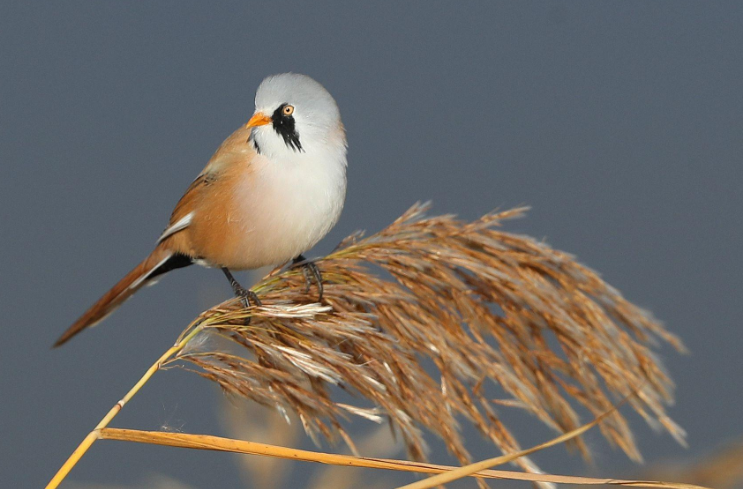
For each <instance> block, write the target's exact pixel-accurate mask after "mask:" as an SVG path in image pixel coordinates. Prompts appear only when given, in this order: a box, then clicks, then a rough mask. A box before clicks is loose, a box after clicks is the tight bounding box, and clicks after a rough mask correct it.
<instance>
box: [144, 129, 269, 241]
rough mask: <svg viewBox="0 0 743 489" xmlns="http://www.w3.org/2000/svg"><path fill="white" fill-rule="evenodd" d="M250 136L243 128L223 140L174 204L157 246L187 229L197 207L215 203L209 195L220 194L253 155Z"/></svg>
mask: <svg viewBox="0 0 743 489" xmlns="http://www.w3.org/2000/svg"><path fill="white" fill-rule="evenodd" d="M249 136H250V129H249V128H246V127H245V126H243V127H240V128H238V129H237V130H236V131H235V132H233V133H232V134H231V135H230V136H229V137H228V138H227V139H225V140H224V142H223V143H222V144H221V145H220V147H219V148H218V149H217V151H216V152H215V153H214V155H212V157H211V159H210V160H209V163H208V164H207V165H206V167H205V168H204V170H202V172H201V173H200V174H199V176H198V177H196V179H195V180H194V181H193V182H191V185H189V186H188V188H187V189H186V192H185V193H184V194H183V197H181V199H180V200H179V201H178V203H177V204H176V206H175V208H174V209H173V213H172V214H171V215H170V222H169V223H168V227H166V228H165V230H164V231H163V233H162V234H161V235H160V237H159V238H158V240H157V242H158V243H162V242H163V241H165V240H166V239H168V238H170V237H171V236H174V235H176V234H178V233H180V232H181V231H183V230H184V229H187V228H188V227H189V226H190V225H191V223H192V222H193V220H194V218H195V216H196V212H197V211H198V210H199V209H200V208H202V207H206V208H209V207H212V206H213V205H215V202H211V201H210V200H213V199H214V198H215V195H214V194H213V193H212V192H217V193H221V192H222V191H223V189H222V188H221V187H222V185H221V184H225V183H226V182H225V180H233V179H232V178H231V177H233V176H234V175H233V174H236V173H239V172H240V171H241V170H242V168H244V165H245V164H246V162H249V161H250V159H251V156H253V155H254V154H255V150H254V149H253V146H252V144H250V143H249V142H248V137H249ZM219 200H221V199H219Z"/></svg>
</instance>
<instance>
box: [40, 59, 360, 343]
mask: <svg viewBox="0 0 743 489" xmlns="http://www.w3.org/2000/svg"><path fill="white" fill-rule="evenodd" d="M345 195H346V135H345V129H344V128H343V124H342V123H341V117H340V112H339V111H338V106H337V105H336V103H335V100H334V99H333V97H332V96H331V95H330V94H329V93H328V92H327V90H325V88H324V87H323V86H322V85H320V84H319V83H317V82H316V81H315V80H313V79H312V78H310V77H308V76H305V75H300V74H295V73H284V74H280V75H274V76H269V77H268V78H266V79H265V80H263V82H262V83H261V84H260V86H259V87H258V90H257V91H256V94H255V113H254V114H253V116H252V117H251V118H250V120H249V121H248V123H247V124H245V125H244V126H242V127H240V128H239V129H237V130H236V131H235V132H234V133H232V135H230V136H229V137H228V138H227V139H226V140H225V141H224V142H223V143H222V145H221V146H220V147H219V148H218V149H217V151H216V152H215V153H214V155H213V156H212V157H211V159H210V160H209V163H208V164H207V165H206V168H204V170H203V171H202V172H201V174H199V176H198V177H197V178H196V180H194V181H193V183H192V184H191V185H190V186H189V187H188V189H187V190H186V193H185V194H184V195H183V197H181V200H180V201H179V202H178V204H177V205H176V206H175V209H174V210H173V213H172V215H171V216H170V223H169V224H168V227H167V228H165V231H163V233H162V235H161V236H160V238H159V239H158V240H157V245H156V246H155V249H154V250H153V251H152V253H150V255H149V256H148V257H147V258H145V259H144V261H142V263H140V264H139V265H137V266H136V267H135V268H134V270H132V271H131V272H129V274H128V275H126V276H125V277H124V278H123V279H121V281H119V283H117V284H116V285H115V286H114V287H113V288H112V289H111V290H109V291H108V292H107V293H106V294H105V295H104V296H103V297H101V298H100V299H99V300H98V302H96V303H95V304H93V306H92V307H91V308H90V309H88V310H87V311H86V312H85V314H83V315H82V317H80V319H78V320H77V321H76V322H75V323H74V324H73V325H72V326H70V327H69V329H67V331H65V332H64V334H63V335H62V336H61V337H60V338H59V339H58V340H57V342H56V343H55V344H54V346H59V345H61V344H63V343H65V342H66V341H68V340H69V339H70V338H72V337H73V336H75V335H76V334H77V333H79V332H80V331H82V330H83V329H85V328H87V327H90V326H93V325H95V324H97V323H98V322H100V321H101V320H103V319H104V318H105V317H106V316H108V315H109V314H111V313H112V312H113V311H114V310H115V309H116V308H117V307H119V306H120V305H121V304H122V303H123V302H124V301H125V300H127V299H128V298H129V297H131V296H132V295H133V294H134V293H135V292H136V291H137V290H139V289H140V288H142V287H143V286H144V285H147V284H151V283H153V282H154V281H155V279H158V278H160V276H161V275H162V274H164V273H167V272H170V271H171V270H174V269H176V268H182V267H186V266H188V265H191V264H192V263H197V264H199V265H204V266H207V267H215V268H221V269H222V271H223V272H224V274H225V275H226V276H227V278H228V279H229V281H230V285H231V286H232V289H233V291H234V292H235V294H236V295H237V296H239V297H241V298H242V300H243V303H244V304H245V305H246V306H249V305H250V304H251V301H252V302H253V303H257V304H260V302H259V301H258V300H257V297H255V294H253V293H252V292H250V291H248V290H246V289H244V288H243V287H241V286H240V284H239V283H238V282H237V281H236V280H235V279H234V277H233V276H232V274H231V273H230V270H246V269H254V268H258V267H262V266H266V265H278V264H281V263H285V262H288V261H289V260H294V262H295V263H296V264H298V265H299V264H302V265H303V266H304V267H305V268H304V270H305V279H306V280H307V284H308V288H309V284H310V277H312V278H314V279H315V280H316V282H317V285H318V289H319V293H320V299H322V277H321V276H320V273H319V270H318V269H317V267H316V266H315V265H314V264H313V263H312V262H307V261H306V259H305V258H304V257H303V256H302V253H304V252H305V251H307V250H308V249H310V248H311V247H312V246H314V245H315V244H316V243H317V242H318V241H319V240H320V239H322V238H323V237H324V236H325V235H326V234H327V233H328V231H330V229H331V228H332V227H333V226H334V225H335V223H336V222H337V221H338V218H339V216H340V214H341V210H342V209H343V203H344V200H345Z"/></svg>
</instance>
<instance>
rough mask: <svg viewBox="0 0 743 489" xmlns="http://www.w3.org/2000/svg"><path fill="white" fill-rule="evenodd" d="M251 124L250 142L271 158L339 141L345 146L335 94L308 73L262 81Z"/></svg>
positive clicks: (303, 151)
mask: <svg viewBox="0 0 743 489" xmlns="http://www.w3.org/2000/svg"><path fill="white" fill-rule="evenodd" d="M248 127H251V128H252V131H251V135H250V142H251V143H252V144H253V146H255V148H256V150H257V151H258V152H259V153H261V154H265V155H267V156H269V157H271V156H276V157H282V156H291V155H296V154H298V153H312V152H315V151H317V150H320V149H323V148H325V147H327V146H328V145H329V144H336V143H337V142H340V143H341V144H344V145H345V138H344V135H343V126H342V124H341V116H340V112H339V111H338V106H337V105H336V103H335V100H333V97H332V96H331V95H330V94H329V93H328V91H327V90H325V88H324V87H323V86H322V85H320V84H319V83H317V82H316V81H315V80H313V79H312V78H310V77H309V76H306V75H300V74H296V73H282V74H280V75H273V76H269V77H268V78H266V79H265V80H263V82H262V83H261V84H260V86H259V87H258V90H257V92H256V94H255V114H254V115H253V117H252V118H251V119H250V122H248Z"/></svg>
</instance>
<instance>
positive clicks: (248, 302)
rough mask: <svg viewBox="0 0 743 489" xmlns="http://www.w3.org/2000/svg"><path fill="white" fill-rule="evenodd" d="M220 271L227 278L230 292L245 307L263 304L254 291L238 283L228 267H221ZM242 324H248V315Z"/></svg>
mask: <svg viewBox="0 0 743 489" xmlns="http://www.w3.org/2000/svg"><path fill="white" fill-rule="evenodd" d="M222 271H223V272H224V274H225V276H226V277H227V280H229V281H230V287H232V292H233V293H234V294H235V297H237V298H239V299H240V302H242V305H243V307H244V308H245V309H248V308H249V307H250V306H262V305H263V303H262V302H261V300H260V299H259V298H258V296H257V295H256V293H255V292H253V291H252V290H250V289H246V288H245V287H243V286H242V285H240V283H239V282H238V281H237V280H235V277H233V276H232V273H230V271H229V270H228V269H226V268H223V269H222ZM244 324H245V326H247V325H249V324H250V316H248V317H246V318H245V321H244Z"/></svg>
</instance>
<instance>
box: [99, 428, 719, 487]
mask: <svg viewBox="0 0 743 489" xmlns="http://www.w3.org/2000/svg"><path fill="white" fill-rule="evenodd" d="M598 421H599V420H596V421H594V422H592V423H589V424H588V425H584V426H582V427H581V428H579V429H578V430H575V432H572V433H569V434H566V435H562V436H559V437H557V438H555V439H553V440H550V441H548V442H546V443H543V444H541V445H539V446H536V447H533V448H530V449H529V450H528V451H529V452H535V451H538V450H541V449H543V448H546V447H548V446H552V445H556V444H558V443H561V442H563V441H565V439H566V438H568V437H572V436H578V435H579V434H580V433H583V432H585V431H587V430H588V429H590V428H591V427H593V426H595V425H596V424H597V422H598ZM97 435H98V437H99V438H100V439H103V440H118V441H127V442H133V443H147V444H150V445H161V446H169V447H178V448H190V449H196V450H214V451H220V452H231V453H242V454H248V455H263V456H269V457H277V458H284V459H290V460H299V461H303V462H316V463H322V464H328V465H337V466H345V467H364V468H373V469H384V470H395V471H403V472H412V473H419V474H440V475H442V476H445V477H446V480H444V479H442V480H435V479H434V478H433V477H432V478H430V479H424V480H422V481H419V482H417V483H415V484H411V485H409V486H404V488H402V487H401V488H398V489H405V488H413V487H421V488H428V487H435V486H436V484H438V483H442V482H450V481H453V480H456V479H459V478H461V477H477V478H481V479H506V480H519V481H530V482H541V483H544V482H547V483H554V484H575V485H610V486H611V485H616V486H627V487H649V488H664V489H708V488H705V487H703V486H696V485H692V484H684V483H676V482H662V481H653V480H629V479H606V478H604V479H598V478H593V477H575V476H567V475H553V474H528V473H524V472H513V471H507V470H491V469H488V468H482V469H479V470H473V468H468V470H467V472H468V473H467V474H463V473H461V472H463V470H462V469H465V467H451V466H447V465H437V464H430V463H422V462H411V461H408V460H394V459H386V458H371V457H354V456H350V455H336V454H331V453H320V452H312V451H308V450H297V449H293V448H285V447H280V446H276V445H268V444H265V443H255V442H249V441H242V440H233V439H230V438H222V437H218V436H210V435H194V434H188V433H171V432H161V431H141V430H128V429H117V428H103V429H101V430H99V431H98V432H97ZM514 456H518V455H517V454H514V455H512V456H503V457H499V460H495V459H493V460H490V461H487V463H488V464H490V466H495V465H501V464H503V463H506V462H508V461H509V459H511V458H512V457H514ZM479 464H483V463H482V462H478V464H477V465H479ZM457 472H460V474H459V475H457Z"/></svg>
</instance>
